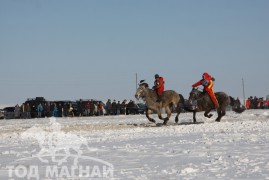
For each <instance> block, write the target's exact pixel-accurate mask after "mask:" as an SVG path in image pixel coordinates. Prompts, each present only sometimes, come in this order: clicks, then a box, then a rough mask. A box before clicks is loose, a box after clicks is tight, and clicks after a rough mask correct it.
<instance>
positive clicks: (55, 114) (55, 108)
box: [52, 103, 58, 117]
mask: <svg viewBox="0 0 269 180" xmlns="http://www.w3.org/2000/svg"><path fill="white" fill-rule="evenodd" d="M52 116H53V117H58V108H57V105H56V103H54V104H53V112H52Z"/></svg>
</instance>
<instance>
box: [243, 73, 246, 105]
mask: <svg viewBox="0 0 269 180" xmlns="http://www.w3.org/2000/svg"><path fill="white" fill-rule="evenodd" d="M242 86H243V98H244V106H246V97H245V82H244V78H242Z"/></svg>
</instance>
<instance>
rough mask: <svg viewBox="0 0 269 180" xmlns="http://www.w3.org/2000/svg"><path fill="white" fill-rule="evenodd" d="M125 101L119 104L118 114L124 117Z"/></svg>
mask: <svg viewBox="0 0 269 180" xmlns="http://www.w3.org/2000/svg"><path fill="white" fill-rule="evenodd" d="M126 101H127V100H124V101H122V103H121V108H120V114H122V115H125V114H126Z"/></svg>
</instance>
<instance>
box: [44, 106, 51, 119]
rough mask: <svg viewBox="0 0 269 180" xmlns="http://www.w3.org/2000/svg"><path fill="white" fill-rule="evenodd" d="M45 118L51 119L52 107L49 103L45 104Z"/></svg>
mask: <svg viewBox="0 0 269 180" xmlns="http://www.w3.org/2000/svg"><path fill="white" fill-rule="evenodd" d="M44 116H45V117H50V106H49V104H47V103H45V104H44Z"/></svg>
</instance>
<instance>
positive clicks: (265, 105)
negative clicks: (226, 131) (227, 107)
mask: <svg viewBox="0 0 269 180" xmlns="http://www.w3.org/2000/svg"><path fill="white" fill-rule="evenodd" d="M246 108H247V109H269V98H267V99H264V98H263V97H261V98H257V97H256V96H254V98H253V97H252V96H250V97H249V98H248V99H247V100H246Z"/></svg>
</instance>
